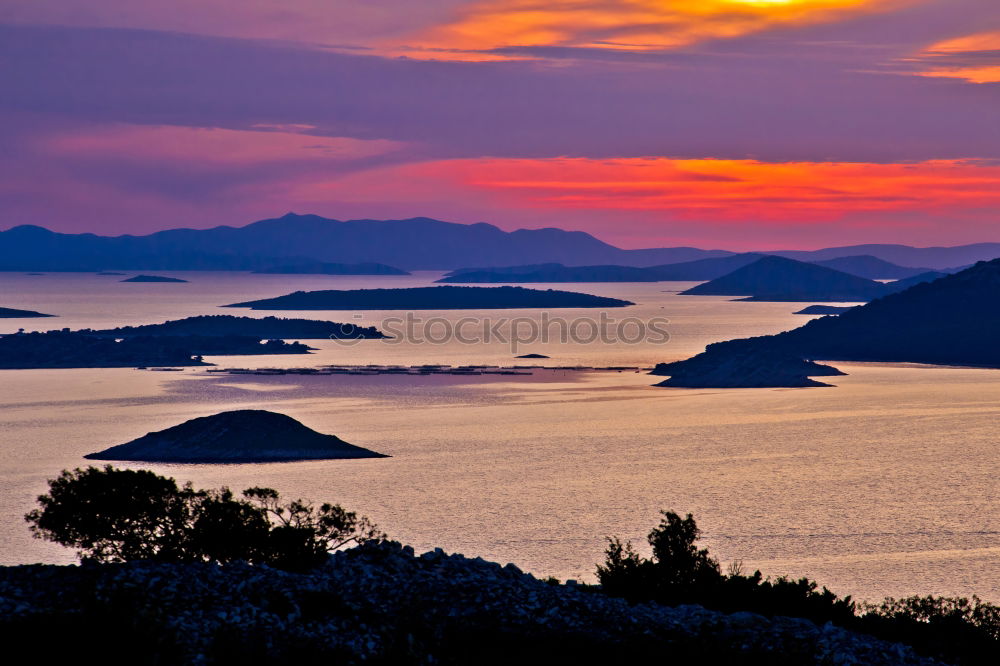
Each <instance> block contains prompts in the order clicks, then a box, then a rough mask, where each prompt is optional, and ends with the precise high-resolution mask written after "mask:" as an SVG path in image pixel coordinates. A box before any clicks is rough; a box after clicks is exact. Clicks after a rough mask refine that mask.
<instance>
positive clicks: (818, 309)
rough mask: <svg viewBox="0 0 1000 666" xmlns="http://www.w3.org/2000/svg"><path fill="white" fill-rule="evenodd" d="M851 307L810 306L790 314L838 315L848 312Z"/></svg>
mask: <svg viewBox="0 0 1000 666" xmlns="http://www.w3.org/2000/svg"><path fill="white" fill-rule="evenodd" d="M852 307H854V306H853V305H810V306H809V307H806V308H802V309H801V310H799V311H798V312H793V313H792V314H800V315H839V314H840V313H841V312H846V311H847V310H850V309H851V308H852Z"/></svg>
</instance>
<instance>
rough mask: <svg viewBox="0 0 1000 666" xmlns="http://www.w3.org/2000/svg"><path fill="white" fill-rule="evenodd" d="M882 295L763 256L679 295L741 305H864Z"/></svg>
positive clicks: (826, 271) (880, 288) (810, 267)
mask: <svg viewBox="0 0 1000 666" xmlns="http://www.w3.org/2000/svg"><path fill="white" fill-rule="evenodd" d="M885 293H886V289H885V287H884V285H882V284H881V283H879V282H875V281H874V280H868V279H866V278H861V277H857V276H856V275H849V274H847V273H844V272H842V271H838V270H835V269H833V268H827V267H825V266H817V265H816V264H808V263H805V262H802V261H795V260H794V259H785V258H784V257H777V256H766V257H762V258H760V259H758V260H757V261H755V262H753V263H752V264H749V265H747V266H744V267H743V268H739V269H737V270H735V271H733V272H732V273H729V274H727V275H724V276H722V277H720V278H716V279H714V280H710V281H709V282H706V283H704V284H700V285H698V286H696V287H692V288H691V289H688V290H686V291H682V292H681V294H685V295H700V296H745V297H746V298H743V299H740V300H745V301H837V302H853V301H858V302H864V301H870V300H872V299H873V298H878V297H879V296H883V295H885Z"/></svg>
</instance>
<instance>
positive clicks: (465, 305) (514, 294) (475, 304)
mask: <svg viewBox="0 0 1000 666" xmlns="http://www.w3.org/2000/svg"><path fill="white" fill-rule="evenodd" d="M628 305H635V303H632V302H631V301H625V300H621V299H618V298H608V297H605V296H593V295H591V294H583V293H580V292H575V291H557V290H554V289H545V290H542V289H528V288H525V287H413V288H409V289H352V290H335V289H328V290H322V291H296V292H294V293H292V294H287V295H285V296H278V297H277V298H265V299H261V300H256V301H246V302H244V303H233V304H231V305H224V306H223V307H227V308H250V309H252V310H358V309H367V310H411V309H412V310H503V309H514V308H620V307H625V306H628Z"/></svg>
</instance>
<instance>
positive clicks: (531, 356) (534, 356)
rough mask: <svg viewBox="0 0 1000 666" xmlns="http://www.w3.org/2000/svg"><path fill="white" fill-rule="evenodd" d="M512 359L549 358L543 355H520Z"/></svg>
mask: <svg viewBox="0 0 1000 666" xmlns="http://www.w3.org/2000/svg"><path fill="white" fill-rule="evenodd" d="M514 358H549V357H548V356H546V355H545V354H521V355H520V356H515V357H514Z"/></svg>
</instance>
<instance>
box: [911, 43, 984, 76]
mask: <svg viewBox="0 0 1000 666" xmlns="http://www.w3.org/2000/svg"><path fill="white" fill-rule="evenodd" d="M913 60H915V61H917V62H925V63H928V64H929V65H930V67H931V68H930V69H929V70H927V71H924V72H921V75H922V76H933V77H946V78H956V79H965V80H966V81H970V82H972V83H1000V31H997V32H984V33H977V34H975V35H967V36H965V37H959V38H957V39H949V40H947V41H944V42H938V43H937V44H934V45H933V46H930V47H929V48H927V49H925V50H924V51H923V52H922V53H921V54H919V55H918V56H917V57H916V58H914V59H913Z"/></svg>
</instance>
